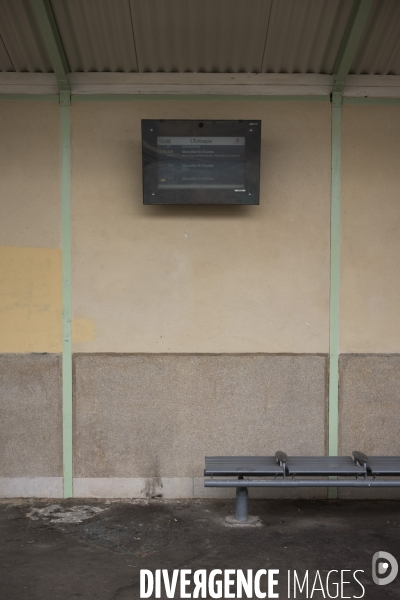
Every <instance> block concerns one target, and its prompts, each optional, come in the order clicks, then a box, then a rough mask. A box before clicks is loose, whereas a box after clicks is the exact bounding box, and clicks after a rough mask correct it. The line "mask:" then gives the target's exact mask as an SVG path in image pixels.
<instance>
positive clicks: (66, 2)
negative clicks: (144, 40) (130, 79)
mask: <svg viewBox="0 0 400 600" xmlns="http://www.w3.org/2000/svg"><path fill="white" fill-rule="evenodd" d="M51 5H52V8H53V12H54V16H55V18H56V21H57V26H58V30H59V33H60V37H61V41H62V43H63V46H64V51H65V54H66V57H67V61H68V64H69V68H70V70H71V72H81V71H113V72H125V73H128V72H131V71H137V70H138V68H137V60H136V51H135V41H134V37H133V30H132V21H131V12H130V5H129V0H119V1H118V2H115V0H85V1H84V2H77V0H52V2H51Z"/></svg>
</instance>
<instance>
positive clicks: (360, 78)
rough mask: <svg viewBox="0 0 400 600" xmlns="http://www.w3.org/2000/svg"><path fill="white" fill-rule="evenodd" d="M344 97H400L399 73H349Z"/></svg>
mask: <svg viewBox="0 0 400 600" xmlns="http://www.w3.org/2000/svg"><path fill="white" fill-rule="evenodd" d="M343 97H344V98H400V76H399V75H349V76H348V77H347V80H346V85H345V88H344V91H343Z"/></svg>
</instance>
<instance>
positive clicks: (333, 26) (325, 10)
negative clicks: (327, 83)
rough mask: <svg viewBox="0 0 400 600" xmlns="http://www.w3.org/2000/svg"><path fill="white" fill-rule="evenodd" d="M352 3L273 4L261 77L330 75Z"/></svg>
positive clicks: (284, 0)
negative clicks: (267, 74)
mask: <svg viewBox="0 0 400 600" xmlns="http://www.w3.org/2000/svg"><path fill="white" fill-rule="evenodd" d="M352 6H353V0H328V1H327V2H321V0H274V1H273V4H272V10H271V17H270V21H269V27H268V35H267V43H266V46H265V54H264V60H263V66H262V70H263V72H264V73H324V74H331V73H332V71H333V67H334V64H335V60H336V56H337V54H338V52H339V47H340V44H341V41H342V39H343V35H344V31H345V29H346V24H347V21H348V18H349V15H350V12H351V9H352Z"/></svg>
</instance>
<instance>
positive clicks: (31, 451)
mask: <svg viewBox="0 0 400 600" xmlns="http://www.w3.org/2000/svg"><path fill="white" fill-rule="evenodd" d="M0 412H1V419H0V456H1V461H0V477H57V476H61V475H62V408H61V358H60V356H59V355H58V354H0Z"/></svg>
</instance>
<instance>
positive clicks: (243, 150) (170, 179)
mask: <svg viewBox="0 0 400 600" xmlns="http://www.w3.org/2000/svg"><path fill="white" fill-rule="evenodd" d="M260 140H261V121H248V120H247V121H187V120H168V121H167V120H165V121H162V120H160V121H155V120H143V121H142V145H143V202H144V204H259V178H260Z"/></svg>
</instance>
